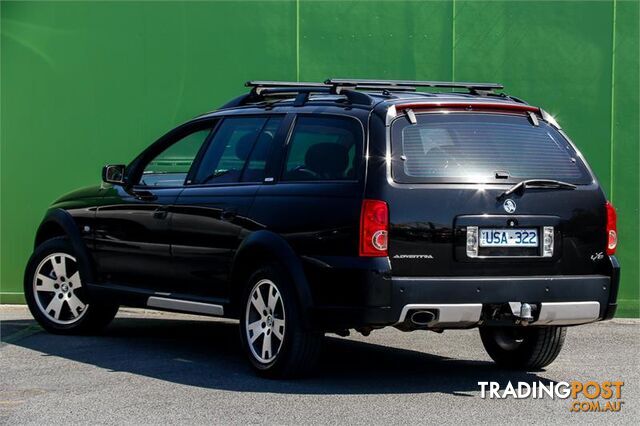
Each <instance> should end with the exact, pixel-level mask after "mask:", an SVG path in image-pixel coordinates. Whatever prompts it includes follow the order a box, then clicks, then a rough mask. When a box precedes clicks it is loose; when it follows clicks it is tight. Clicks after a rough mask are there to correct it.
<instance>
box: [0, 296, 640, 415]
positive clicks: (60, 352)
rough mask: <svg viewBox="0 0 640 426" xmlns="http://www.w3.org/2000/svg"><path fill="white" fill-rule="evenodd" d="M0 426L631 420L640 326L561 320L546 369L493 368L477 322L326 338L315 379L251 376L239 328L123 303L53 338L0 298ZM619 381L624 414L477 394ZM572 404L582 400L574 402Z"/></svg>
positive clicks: (639, 389)
mask: <svg viewBox="0 0 640 426" xmlns="http://www.w3.org/2000/svg"><path fill="white" fill-rule="evenodd" d="M0 321H1V337H2V341H3V342H2V344H1V348H0V371H1V372H2V373H1V374H0V423H5V424H24V423H30V424H36V423H37V424H59V423H93V424H95V423H129V424H140V423H174V424H175V423H181V424H182V423H189V424H194V423H197V424H202V423H225V424H226V423H234V424H240V423H278V424H294V423H341V424H344V423H348V424H352V423H357V424H371V423H374V424H380V423H435V422H438V423H444V424H455V423H457V424H460V423H463V424H469V423H474V424H483V423H496V424H501V423H510V424H527V425H528V424H543V423H544V424H548V423H574V422H575V423H607V424H611V423H636V424H637V423H638V421H640V408H639V406H638V405H639V404H640V398H639V396H640V384H639V379H640V367H639V366H640V358H639V357H640V350H639V349H640V327H639V326H640V322H639V321H638V320H613V321H609V322H604V323H598V324H591V325H585V326H580V327H574V328H571V329H570V330H569V332H568V334H567V340H566V343H565V347H564V349H563V351H562V353H561V354H560V356H559V358H558V359H557V360H556V361H555V362H554V363H553V364H552V365H550V366H549V367H548V368H546V369H545V370H544V371H540V372H511V371H503V370H500V369H498V368H496V367H495V366H494V364H493V363H492V362H491V361H490V359H489V358H488V356H487V355H486V353H485V352H484V349H483V347H482V344H481V342H480V338H479V336H478V333H477V330H465V331H448V332H445V333H444V334H442V335H440V334H436V333H431V332H422V331H421V332H414V333H402V332H400V331H397V330H395V329H384V330H379V331H375V332H373V333H372V334H371V336H369V337H363V336H360V335H358V336H352V337H349V338H340V337H336V336H328V337H327V339H326V345H325V350H324V353H323V358H322V362H321V364H320V366H319V368H318V371H317V374H316V375H314V376H313V377H310V378H307V379H303V380H296V381H274V380H265V379H261V378H258V377H256V376H255V375H254V374H253V373H252V371H251V370H250V368H249V366H248V364H247V362H246V361H245V360H244V354H243V353H242V352H241V349H240V345H239V339H238V331H237V325H236V324H234V323H233V322H230V321H224V320H212V319H210V318H202V317H195V316H188V315H179V314H167V313H158V312H153V311H143V310H134V309H123V310H121V312H120V313H119V314H118V317H117V319H116V320H115V321H114V322H113V323H112V324H111V325H110V326H109V327H108V328H107V329H106V330H105V332H104V334H102V335H100V336H73V337H66V336H54V335H50V334H48V333H46V332H44V331H42V330H41V329H40V328H39V327H38V326H37V325H36V324H35V322H34V321H33V319H32V318H31V316H30V314H29V312H28V311H27V310H26V309H25V308H24V307H20V306H6V305H5V306H2V307H0ZM492 380H494V381H498V382H499V383H500V384H501V386H503V387H504V386H505V385H506V383H507V382H508V381H511V382H512V383H513V384H516V382H518V381H524V382H528V383H532V382H537V381H543V382H545V383H547V382H549V381H553V382H558V381H571V380H580V381H587V380H595V381H605V380H621V381H624V382H625V385H624V387H623V388H622V397H621V400H622V401H624V404H623V405H622V410H621V411H620V412H616V413H572V412H570V405H571V400H567V399H564V400H563V399H555V400H551V399H549V398H546V399H520V400H513V399H500V400H496V399H494V400H489V399H482V398H480V396H479V395H480V388H479V385H478V382H479V381H492ZM581 400H585V399H584V398H582V399H581Z"/></svg>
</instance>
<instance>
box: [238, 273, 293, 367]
mask: <svg viewBox="0 0 640 426" xmlns="http://www.w3.org/2000/svg"><path fill="white" fill-rule="evenodd" d="M265 300H266V302H265ZM245 312H246V314H245V330H246V331H245V332H246V337H247V342H248V344H249V348H250V349H251V354H252V355H253V357H254V358H255V359H256V360H257V361H259V362H261V363H263V364H267V363H270V362H271V361H273V360H274V359H275V358H276V356H277V355H278V353H279V351H280V348H281V347H282V343H283V341H284V336H285V313H284V304H283V300H282V296H281V295H280V291H279V290H278V288H277V287H276V285H275V284H274V283H273V281H271V280H268V279H262V280H260V281H258V282H257V283H256V285H255V286H254V287H253V289H252V290H251V293H250V294H249V299H248V300H247V306H246V309H245Z"/></svg>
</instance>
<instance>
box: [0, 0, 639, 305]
mask: <svg viewBox="0 0 640 426" xmlns="http://www.w3.org/2000/svg"><path fill="white" fill-rule="evenodd" d="M0 7H1V12H2V21H1V23H2V28H1V35H2V36H1V43H2V44H1V73H2V74H1V87H0V89H1V97H2V103H1V107H2V110H1V122H0V125H1V138H2V139H1V142H2V146H1V170H0V171H1V197H2V198H1V203H2V206H1V219H0V221H1V226H2V228H1V232H2V239H1V250H2V252H1V263H0V268H1V282H0V284H1V292H2V293H1V294H0V295H1V297H2V301H4V302H12V301H19V300H21V299H22V297H21V294H20V288H21V281H22V271H23V267H24V264H25V262H26V259H27V257H28V255H29V253H30V251H31V248H32V241H33V236H34V232H35V230H36V226H37V224H38V221H39V220H40V218H41V217H42V214H43V213H44V210H45V208H46V206H47V204H48V203H50V202H51V201H52V200H53V199H54V198H55V197H56V196H57V195H59V194H61V193H64V192H66V191H69V190H71V189H73V188H76V187H78V186H82V185H88V184H91V183H94V182H96V181H98V180H99V174H100V168H101V166H102V165H103V164H105V163H108V162H127V161H128V160H130V159H131V158H132V157H133V156H134V154H136V153H137V152H139V151H140V150H141V149H142V148H143V147H145V146H147V145H148V144H149V143H150V142H152V141H153V140H154V138H156V137H157V136H159V135H161V134H162V133H163V132H165V131H166V130H168V129H169V128H171V127H172V126H174V125H176V124H178V123H180V122H182V121H185V120H187V119H189V118H190V117H192V116H194V115H196V114H198V113H200V112H203V111H207V110H211V109H214V108H216V107H217V106H219V105H220V104H222V103H223V102H224V101H226V100H228V99H229V98H230V97H232V96H234V95H237V94H239V93H242V91H243V87H242V84H243V82H244V81H245V80H248V79H283V80H296V79H299V80H322V79H324V78H326V77H329V76H344V77H362V78H366V77H368V78H375V77H378V78H397V79H433V80H438V79H440V80H450V79H454V80H479V81H483V80H486V81H499V82H502V83H504V84H505V86H506V88H507V89H506V90H507V91H508V92H509V93H513V94H515V95H517V96H521V97H523V98H525V99H527V100H528V101H530V102H531V103H534V104H539V105H542V106H544V107H545V108H546V109H547V110H548V111H550V112H551V113H553V114H556V115H557V118H558V120H559V121H560V123H561V124H562V125H563V127H564V128H565V129H566V130H567V132H568V133H569V134H570V135H571V136H572V138H573V139H574V141H575V143H576V144H577V145H578V146H579V147H580V148H581V149H582V151H583V152H584V154H585V155H586V156H587V158H588V159H589V161H590V163H591V165H592V166H593V168H594V169H595V171H596V173H597V175H598V178H599V179H600V181H601V182H602V184H603V185H604V188H605V189H606V191H607V194H608V196H609V198H610V199H612V200H613V202H614V204H615V205H616V206H617V208H618V214H619V230H620V245H619V257H620V260H621V263H622V265H623V275H622V288H621V292H620V302H621V310H620V311H619V315H621V316H638V315H639V314H640V312H639V305H638V288H639V279H640V277H639V269H638V268H639V264H640V262H639V261H638V260H639V250H638V244H639V242H638V237H639V232H640V230H639V228H638V218H639V212H638V187H639V185H638V184H639V181H638V160H639V155H640V153H639V150H638V146H639V130H638V118H639V114H640V112H639V107H638V105H639V99H638V94H639V91H640V88H639V85H638V82H639V77H638V76H639V70H638V67H639V58H638V56H639V49H640V46H639V43H638V40H639V34H638V23H639V21H640V16H639V3H638V1H622V0H617V1H613V0H610V1H601V2H600V1H584V2H579V1H556V2H554V1H537V2H533V1H531V2H526V1H505V2H500V1H486V2H481V1H473V2H472V1H460V0H458V1H455V2H451V1H423V2H412V1H397V2H392V1H384V2H369V1H367V2H365V1H340V2H338V1H327V2H320V1H305V0H300V1H295V0H291V1H258V2H221V1H219V2H208V3H207V2H188V3H172V2H140V3H129V2H127V3H125V2H101V3H97V2H69V3H53V2H42V3H37V2H15V3H14V2H6V1H3V2H2V3H1V6H0Z"/></svg>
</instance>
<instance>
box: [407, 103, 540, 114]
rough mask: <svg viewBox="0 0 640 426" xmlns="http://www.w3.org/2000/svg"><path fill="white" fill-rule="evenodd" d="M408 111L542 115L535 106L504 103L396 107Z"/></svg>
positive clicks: (431, 104)
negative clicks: (445, 110) (497, 111)
mask: <svg viewBox="0 0 640 426" xmlns="http://www.w3.org/2000/svg"><path fill="white" fill-rule="evenodd" d="M406 109H413V110H419V109H467V110H504V111H520V112H533V113H535V114H539V115H542V113H541V112H540V108H538V107H535V106H531V105H522V104H511V103H502V102H428V103H427V102H416V103H407V104H398V105H396V111H403V110H406Z"/></svg>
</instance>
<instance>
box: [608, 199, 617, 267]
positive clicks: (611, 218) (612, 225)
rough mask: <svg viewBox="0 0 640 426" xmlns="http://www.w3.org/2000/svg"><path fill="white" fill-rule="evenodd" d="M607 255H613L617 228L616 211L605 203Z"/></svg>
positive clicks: (609, 204) (611, 205)
mask: <svg viewBox="0 0 640 426" xmlns="http://www.w3.org/2000/svg"><path fill="white" fill-rule="evenodd" d="M606 207H607V254H614V253H615V252H616V247H617V245H618V226H617V223H616V222H617V215H616V209H615V208H614V207H613V204H611V203H610V202H608V201H607V204H606Z"/></svg>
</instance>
